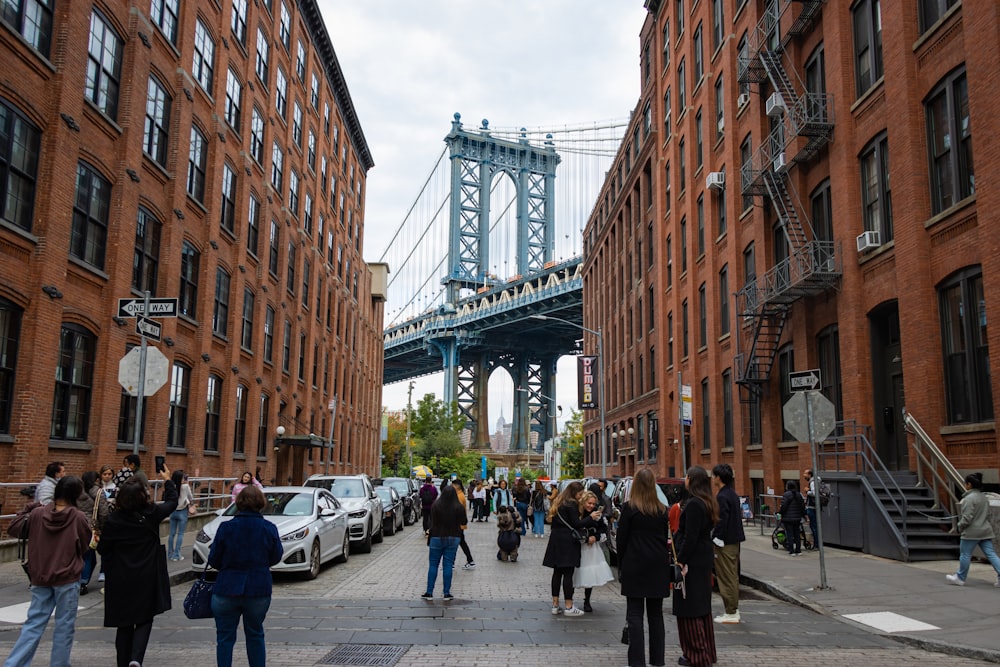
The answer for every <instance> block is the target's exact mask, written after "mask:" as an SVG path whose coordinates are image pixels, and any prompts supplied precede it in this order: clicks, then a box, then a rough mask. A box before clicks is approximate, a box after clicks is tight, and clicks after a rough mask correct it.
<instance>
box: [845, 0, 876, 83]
mask: <svg viewBox="0 0 1000 667" xmlns="http://www.w3.org/2000/svg"><path fill="white" fill-rule="evenodd" d="M851 13H852V15H853V19H854V81H855V88H856V93H857V96H858V97H861V96H862V95H864V93H865V92H866V91H867V90H868V89H869V88H871V87H872V86H873V85H875V82H876V81H878V80H879V79H880V78H882V9H881V0H860V1H859V2H857V3H855V5H854V8H853V9H852V10H851Z"/></svg>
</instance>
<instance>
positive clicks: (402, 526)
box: [398, 512, 406, 530]
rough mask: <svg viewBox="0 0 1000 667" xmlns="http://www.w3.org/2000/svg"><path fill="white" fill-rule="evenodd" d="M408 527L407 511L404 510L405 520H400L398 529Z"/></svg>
mask: <svg viewBox="0 0 1000 667" xmlns="http://www.w3.org/2000/svg"><path fill="white" fill-rule="evenodd" d="M403 528H406V512H403V520H402V521H400V522H399V527H398V530H403Z"/></svg>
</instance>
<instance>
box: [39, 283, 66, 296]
mask: <svg viewBox="0 0 1000 667" xmlns="http://www.w3.org/2000/svg"><path fill="white" fill-rule="evenodd" d="M42 291H43V292H45V293H46V294H48V295H49V298H50V299H61V298H63V293H62V292H60V291H59V288H58V287H56V286H55V285H42Z"/></svg>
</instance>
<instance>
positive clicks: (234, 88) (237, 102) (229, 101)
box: [226, 70, 243, 134]
mask: <svg viewBox="0 0 1000 667" xmlns="http://www.w3.org/2000/svg"><path fill="white" fill-rule="evenodd" d="M242 107H243V84H242V83H240V79H239V77H238V76H236V72H234V71H233V70H229V74H228V78H227V79H226V122H227V123H229V127H231V128H233V130H234V131H235V132H236V133H237V134H239V131H240V119H241V118H242Z"/></svg>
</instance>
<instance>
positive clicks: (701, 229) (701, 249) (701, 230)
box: [696, 194, 705, 257]
mask: <svg viewBox="0 0 1000 667" xmlns="http://www.w3.org/2000/svg"><path fill="white" fill-rule="evenodd" d="M696 208H697V211H696V213H697V219H698V256H699V257H701V256H702V255H704V254H705V195H703V194H702V195H698V203H697V206H696Z"/></svg>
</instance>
